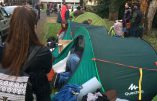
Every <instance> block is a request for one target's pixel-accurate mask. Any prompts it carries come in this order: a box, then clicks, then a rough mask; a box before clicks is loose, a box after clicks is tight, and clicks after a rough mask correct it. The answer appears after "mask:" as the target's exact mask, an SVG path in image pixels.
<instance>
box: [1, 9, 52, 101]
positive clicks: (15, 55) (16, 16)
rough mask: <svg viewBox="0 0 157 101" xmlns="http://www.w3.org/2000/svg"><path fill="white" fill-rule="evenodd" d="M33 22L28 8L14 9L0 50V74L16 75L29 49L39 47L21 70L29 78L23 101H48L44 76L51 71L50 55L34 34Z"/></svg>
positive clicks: (47, 90) (48, 95)
mask: <svg viewBox="0 0 157 101" xmlns="http://www.w3.org/2000/svg"><path fill="white" fill-rule="evenodd" d="M36 22H37V20H36V14H35V13H34V12H33V11H32V10H31V9H29V8H26V7H17V8H16V9H15V11H14V13H13V15H12V18H11V21H10V31H9V34H8V36H7V39H6V41H5V45H4V46H3V47H0V62H1V65H2V66H1V67H0V73H2V72H4V71H7V73H8V74H9V75H15V76H19V75H20V74H21V71H22V69H23V65H24V64H25V62H26V61H27V59H28V57H29V55H30V54H31V52H32V50H33V49H34V48H35V47H37V46H38V47H40V49H39V50H38V52H37V54H36V55H35V56H34V57H33V59H32V60H31V64H29V67H28V68H27V69H26V70H25V71H24V72H25V73H27V74H28V75H30V78H29V80H30V83H31V86H30V87H28V88H27V90H26V101H33V94H34V95H35V96H36V99H37V101H50V85H49V82H48V80H47V76H46V75H47V73H48V72H49V71H50V69H51V65H52V56H51V53H50V51H49V49H48V48H47V47H45V46H43V45H42V44H41V43H40V41H39V39H38V37H37V35H36V32H35V28H36Z"/></svg>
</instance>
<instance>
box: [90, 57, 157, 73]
mask: <svg viewBox="0 0 157 101" xmlns="http://www.w3.org/2000/svg"><path fill="white" fill-rule="evenodd" d="M92 60H93V61H98V62H104V63H110V64H115V65H119V66H123V67H128V68H133V69H139V68H140V67H136V66H128V65H125V64H122V63H118V62H113V61H109V60H105V59H98V58H92ZM142 69H143V70H148V71H155V72H157V69H151V68H150V69H148V68H142Z"/></svg>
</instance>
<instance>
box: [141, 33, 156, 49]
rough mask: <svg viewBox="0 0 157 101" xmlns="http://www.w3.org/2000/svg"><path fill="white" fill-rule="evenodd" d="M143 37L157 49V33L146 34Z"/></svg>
mask: <svg viewBox="0 0 157 101" xmlns="http://www.w3.org/2000/svg"><path fill="white" fill-rule="evenodd" d="M143 39H144V40H145V41H146V42H148V43H149V44H151V46H152V47H153V48H154V49H155V50H156V51H157V35H154V34H152V35H144V36H143Z"/></svg>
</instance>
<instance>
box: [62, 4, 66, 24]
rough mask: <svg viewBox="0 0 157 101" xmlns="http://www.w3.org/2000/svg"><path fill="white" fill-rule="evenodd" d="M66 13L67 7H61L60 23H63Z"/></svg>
mask: <svg viewBox="0 0 157 101" xmlns="http://www.w3.org/2000/svg"><path fill="white" fill-rule="evenodd" d="M66 11H67V7H66V5H62V8H61V18H62V21H65V13H66Z"/></svg>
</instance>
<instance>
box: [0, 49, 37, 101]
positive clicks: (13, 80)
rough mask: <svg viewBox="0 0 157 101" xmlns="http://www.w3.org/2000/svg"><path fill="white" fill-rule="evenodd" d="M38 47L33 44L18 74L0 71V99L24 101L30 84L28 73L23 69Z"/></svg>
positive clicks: (29, 62) (26, 66)
mask: <svg viewBox="0 0 157 101" xmlns="http://www.w3.org/2000/svg"><path fill="white" fill-rule="evenodd" d="M39 49H40V47H39V46H35V47H34V48H33V50H32V52H31V53H30V54H29V56H28V59H27V60H26V62H25V64H24V66H23V68H22V71H21V73H20V76H14V75H9V74H8V73H3V71H2V72H1V73H0V101H25V97H26V88H27V86H30V85H31V84H30V82H29V75H28V74H26V73H25V72H24V71H25V70H26V68H28V67H29V65H30V64H31V60H32V59H33V57H34V56H35V55H36V54H37V52H38V51H39Z"/></svg>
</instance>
